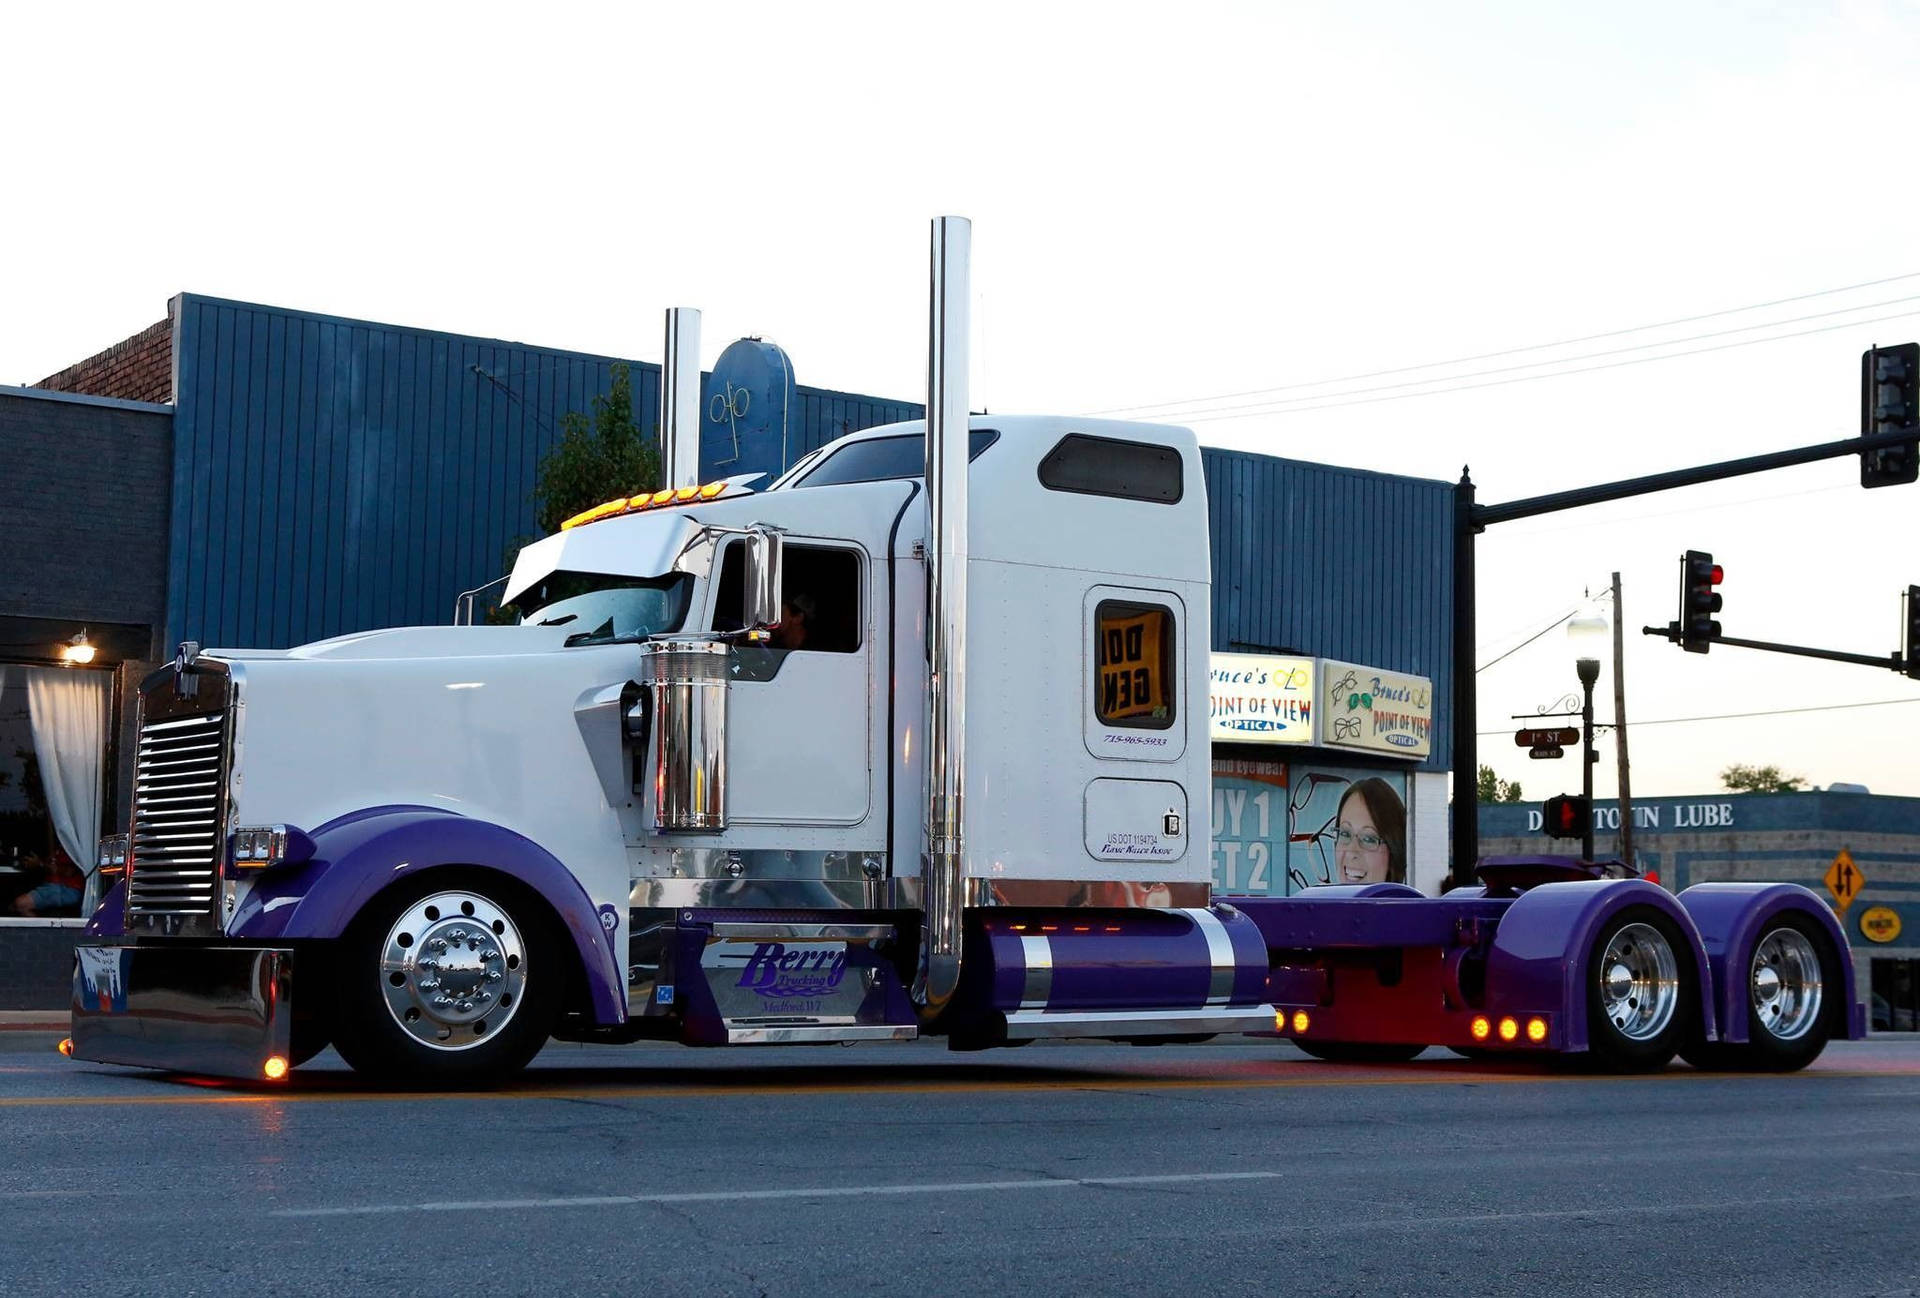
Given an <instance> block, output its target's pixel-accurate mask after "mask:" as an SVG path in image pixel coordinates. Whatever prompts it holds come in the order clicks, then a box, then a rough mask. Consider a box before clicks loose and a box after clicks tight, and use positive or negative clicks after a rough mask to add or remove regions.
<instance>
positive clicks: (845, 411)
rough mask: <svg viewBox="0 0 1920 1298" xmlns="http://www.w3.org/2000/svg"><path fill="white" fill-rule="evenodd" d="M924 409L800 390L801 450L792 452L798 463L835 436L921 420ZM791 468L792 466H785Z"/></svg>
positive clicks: (844, 394)
mask: <svg viewBox="0 0 1920 1298" xmlns="http://www.w3.org/2000/svg"><path fill="white" fill-rule="evenodd" d="M926 413H927V408H926V407H925V406H923V405H918V404H916V403H914V402H911V401H888V400H886V399H885V398H884V397H863V396H857V395H855V394H853V393H850V392H829V391H827V390H826V389H825V388H808V387H802V388H801V389H800V439H799V440H800V447H799V449H798V450H797V451H795V452H794V453H793V460H794V461H798V460H799V459H800V457H801V456H803V455H805V454H807V452H809V451H813V450H817V449H819V448H820V447H822V446H825V445H826V444H827V443H828V442H830V441H832V440H833V439H834V438H836V437H844V436H846V435H847V434H848V433H857V432H859V431H860V430H861V429H862V428H877V427H879V426H880V425H881V424H897V423H900V422H901V421H902V420H907V419H924V418H925V417H926ZM787 467H788V468H792V467H793V466H792V464H789V465H788V466H787Z"/></svg>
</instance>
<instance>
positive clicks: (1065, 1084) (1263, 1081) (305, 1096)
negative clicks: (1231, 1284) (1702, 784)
mask: <svg viewBox="0 0 1920 1298" xmlns="http://www.w3.org/2000/svg"><path fill="white" fill-rule="evenodd" d="M1901 1075H1902V1074H1899V1073H1893V1072H1889V1071H1887V1070H1885V1069H1822V1070H1819V1071H1817V1072H1804V1073H1797V1074H1790V1075H1784V1076H1783V1075H1782V1074H1779V1073H1709V1072H1698V1071H1695V1070H1692V1069H1675V1070H1674V1071H1672V1072H1667V1073H1642V1074H1626V1075H1619V1076H1600V1075H1591V1074H1553V1073H1476V1072H1446V1073H1438V1074H1435V1075H1434V1076H1431V1077H1416V1076H1411V1075H1407V1074H1401V1073H1395V1074H1393V1075H1391V1076H1385V1077H1379V1076H1365V1075H1363V1076H1353V1075H1345V1074H1342V1075H1335V1076H1329V1077H1219V1078H1210V1077H1152V1076H1141V1077H1087V1078H1070V1079H1057V1080H1047V1081H1019V1080H1014V1079H1012V1078H1009V1079H1006V1080H1001V1079H998V1078H986V1079H974V1080H968V1081H952V1082H947V1081H924V1082H884V1081H855V1082H829V1083H810V1082H806V1081H801V1080H796V1079H794V1078H793V1077H791V1076H787V1077H783V1078H781V1079H780V1080H778V1081H772V1082H757V1083H743V1084H728V1085H701V1086H678V1085H674V1084H672V1083H664V1084H658V1085H651V1086H619V1085H609V1086H580V1085H577V1084H576V1085H572V1086H559V1087H539V1086H537V1085H535V1086H529V1087H524V1088H520V1089H512V1090H496V1091H487V1090H471V1091H345V1090H342V1091H297V1090H278V1089H271V1090H270V1089H259V1090H249V1091H227V1090H210V1089H209V1088H211V1087H216V1086H219V1085H220V1084H219V1083H216V1082H206V1081H200V1082H174V1083H164V1082H156V1083H155V1084H156V1085H174V1086H179V1087H181V1088H182V1092H183V1093H168V1094H161V1095H9V1096H0V1109H18V1108H41V1107H74V1108H102V1107H109V1106H112V1105H127V1106H141V1105H154V1104H161V1105H167V1104H172V1105H181V1104H188V1105H190V1104H215V1105H218V1104H243V1105H245V1104H327V1103H369V1102H384V1103H407V1102H418V1101H422V1100H663V1099H690V1100H712V1099H733V1098H737V1097H743V1096H767V1095H778V1096H782V1097H785V1098H788V1099H796V1098H797V1099H805V1098H808V1097H812V1096H820V1097H831V1096H838V1095H940V1094H956V1093H992V1094H1011V1093H1021V1092H1042V1091H1053V1092H1060V1093H1072V1092H1087V1093H1094V1094H1105V1093H1125V1092H1128V1091H1266V1090H1314V1089H1320V1088H1326V1087H1377V1086H1524V1085H1529V1084H1537V1085H1563V1084H1570V1083H1582V1082H1584V1083H1587V1084H1589V1085H1616V1086H1622V1085H1634V1084H1648V1083H1656V1082H1686V1081H1722V1082H1769V1081H1771V1082H1787V1083H1788V1084H1789V1085H1791V1084H1794V1083H1796V1082H1807V1083H1810V1082H1815V1081H1827V1080H1855V1081H1858V1080H1867V1079H1874V1080H1881V1081H1884V1080H1886V1079H1887V1078H1888V1077H1893V1076H1901ZM92 1076H96V1077H114V1076H128V1075H127V1074H98V1073H96V1074H92ZM131 1076H136V1077H137V1076H139V1075H138V1074H133V1075H131ZM332 1076H336V1077H341V1078H345V1077H347V1076H348V1074H344V1073H339V1074H332Z"/></svg>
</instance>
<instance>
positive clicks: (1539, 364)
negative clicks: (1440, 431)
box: [1166, 293, 1920, 419]
mask: <svg viewBox="0 0 1920 1298" xmlns="http://www.w3.org/2000/svg"><path fill="white" fill-rule="evenodd" d="M1907 302H1920V293H1916V294H1910V295H1909V296H1907V297H1896V298H1888V299H1887V300H1886V301H1884V302H1862V303H1861V304H1860V305H1858V306H1848V307H1841V308H1840V309H1839V310H1837V311H1815V312H1812V313H1810V314H1808V315H1797V316H1789V317H1788V318H1787V319H1784V320H1763V321H1761V322H1760V323H1759V324H1750V325H1740V326H1739V327H1737V328H1734V329H1716V330H1713V331H1712V332H1710V333H1703V334H1688V335H1687V336H1686V337H1684V338H1666V339H1663V340H1661V341H1660V342H1653V343H1635V344H1633V345H1632V346H1631V347H1611V348H1608V349H1607V350H1605V351H1598V352H1586V353H1583V354H1582V355H1579V356H1562V357H1559V358H1557V359H1555V360H1550V361H1526V362H1524V363H1522V364H1519V365H1501V366H1496V367H1495V368H1493V369H1490V370H1470V371H1468V372H1467V373H1465V374H1449V375H1446V376H1445V377H1443V378H1437V379H1408V380H1407V381H1406V382H1404V383H1385V384H1382V385H1380V386H1379V387H1374V388H1350V389H1348V390H1347V391H1345V392H1325V393H1320V394H1318V395H1315V396H1310V397H1285V398H1282V399H1281V400H1279V401H1251V402H1248V403H1247V404H1246V405H1241V406H1212V407H1208V408H1205V409H1200V410H1194V411H1189V412H1185V413H1187V414H1191V415H1195V416H1198V415H1218V414H1224V413H1226V412H1227V411H1229V410H1254V409H1261V410H1265V409H1271V408H1277V407H1280V406H1292V405H1299V404H1301V403H1302V402H1307V401H1327V400H1331V399H1333V398H1335V397H1364V396H1369V395H1371V394H1373V393H1375V392H1396V391H1399V390H1400V389H1402V388H1418V387H1427V386H1430V385H1433V384H1440V383H1457V382H1459V381H1461V380H1462V379H1480V378H1486V377H1487V376H1489V375H1493V374H1512V373H1513V372H1514V371H1516V370H1535V369H1541V368H1543V367H1545V366H1549V365H1572V364H1574V363H1575V362H1576V361H1594V360H1600V359H1602V358H1603V357H1607V356H1624V355H1626V354H1627V353H1628V352H1644V351H1651V350H1653V349H1654V348H1657V347H1678V346H1680V345H1681V344H1682V343H1694V342H1704V341H1705V340H1706V339H1709V338H1726V337H1729V336H1731V335H1733V334H1744V333H1752V332H1753V331H1754V330H1756V329H1777V328H1779V327H1780V326H1782V325H1790V324H1803V323H1805V322H1806V321H1808V320H1827V319H1831V318H1832V317H1834V316H1837V315H1852V314H1853V313H1854V312H1856V311H1877V310H1879V309H1880V308H1881V307H1886V306H1900V305H1902V304H1904V303H1907ZM1852 323H1855V324H1864V323H1870V322H1867V321H1853V322H1852ZM1751 341H1753V342H1766V341H1769V340H1768V339H1764V338H1755V339H1752V340H1751ZM1647 359H1649V360H1658V359H1660V358H1659V357H1648V358H1647ZM1536 377H1539V378H1551V377H1552V375H1547V374H1542V375H1538V376H1536ZM1414 395H1416V396H1418V395H1424V394H1422V393H1415V394H1414ZM1182 413H1183V412H1180V411H1173V412H1171V413H1170V414H1168V415H1167V416H1166V417H1167V418H1172V419H1177V418H1180V417H1182Z"/></svg>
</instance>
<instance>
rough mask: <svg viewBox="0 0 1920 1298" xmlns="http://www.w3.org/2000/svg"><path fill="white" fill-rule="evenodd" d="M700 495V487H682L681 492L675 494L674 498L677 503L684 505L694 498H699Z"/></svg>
mask: <svg viewBox="0 0 1920 1298" xmlns="http://www.w3.org/2000/svg"><path fill="white" fill-rule="evenodd" d="M699 494H700V488H698V487H682V488H680V490H678V491H676V492H674V493H673V498H674V499H675V500H676V501H678V502H679V503H680V504H682V505H684V504H686V503H687V502H688V501H689V500H692V499H693V498H694V497H696V496H698V495H699Z"/></svg>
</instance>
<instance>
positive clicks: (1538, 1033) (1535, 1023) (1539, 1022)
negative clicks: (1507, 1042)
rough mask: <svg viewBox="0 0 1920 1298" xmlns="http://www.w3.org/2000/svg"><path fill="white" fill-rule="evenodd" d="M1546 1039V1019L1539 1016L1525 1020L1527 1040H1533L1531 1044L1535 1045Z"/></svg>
mask: <svg viewBox="0 0 1920 1298" xmlns="http://www.w3.org/2000/svg"><path fill="white" fill-rule="evenodd" d="M1546 1039H1547V1021H1546V1020H1545V1019H1543V1018H1539V1017H1535V1018H1530V1019H1528V1020H1527V1040H1529V1041H1531V1042H1533V1044H1534V1045H1536V1046H1537V1045H1539V1044H1540V1043H1541V1042H1542V1041H1545V1040H1546Z"/></svg>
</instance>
